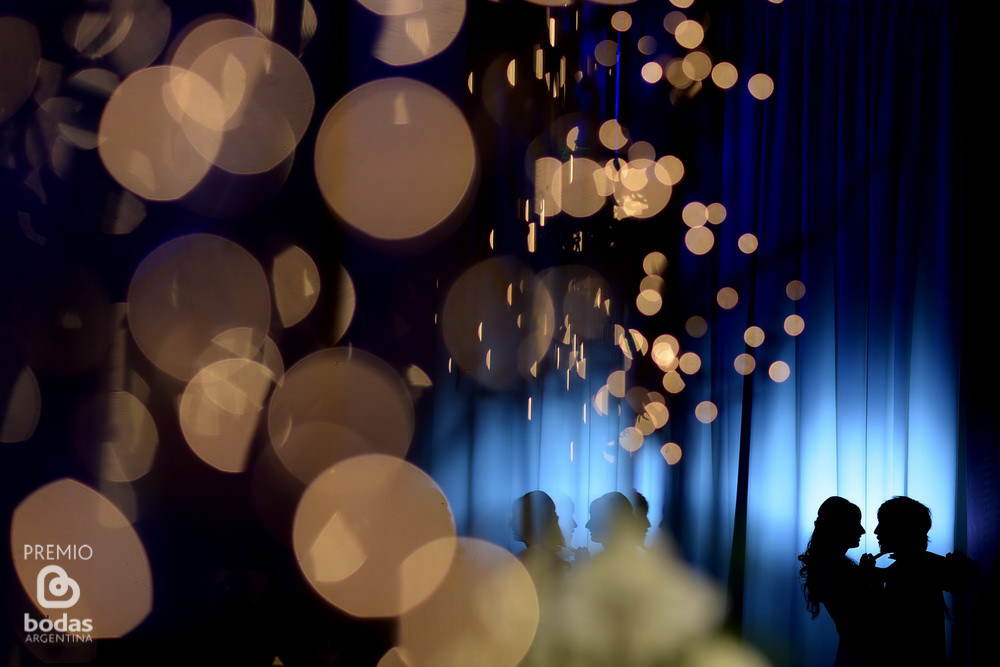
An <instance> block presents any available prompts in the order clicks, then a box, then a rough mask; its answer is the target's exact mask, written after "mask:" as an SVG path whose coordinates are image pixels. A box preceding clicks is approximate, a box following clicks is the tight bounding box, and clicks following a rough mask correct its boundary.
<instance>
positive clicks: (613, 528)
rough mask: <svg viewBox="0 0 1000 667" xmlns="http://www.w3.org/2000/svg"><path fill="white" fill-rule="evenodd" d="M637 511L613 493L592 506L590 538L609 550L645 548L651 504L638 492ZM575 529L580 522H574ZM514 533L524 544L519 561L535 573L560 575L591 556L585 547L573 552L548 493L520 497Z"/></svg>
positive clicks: (513, 516)
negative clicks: (569, 547)
mask: <svg viewBox="0 0 1000 667" xmlns="http://www.w3.org/2000/svg"><path fill="white" fill-rule="evenodd" d="M634 496H635V508H634V509H633V507H632V503H631V502H629V499H628V498H626V497H625V496H624V495H623V494H621V493H619V492H617V491H612V492H610V493H606V494H604V495H603V496H601V497H600V498H597V499H596V500H594V502H592V503H591V504H590V520H589V521H587V530H589V531H590V539H591V540H592V541H594V542H596V543H598V544H601V545H602V546H603V547H604V548H605V550H607V549H609V548H616V547H618V546H641V545H642V543H643V541H644V540H645V538H646V532H647V531H648V530H649V526H650V524H649V516H648V513H649V503H648V502H647V501H646V498H645V497H644V496H643V495H642V494H641V493H639V492H637V491H636V492H634ZM571 525H572V528H571V529H570V530H572V529H573V528H575V527H576V522H575V521H574V522H572V524H571ZM510 526H511V530H512V531H513V533H514V539H516V540H517V541H519V542H523V543H524V545H525V549H524V551H522V552H521V554H520V556H519V558H520V559H521V561H522V562H524V563H525V565H527V567H528V571H529V572H531V573H532V574H539V575H542V576H543V577H544V576H552V575H559V574H562V573H564V572H565V571H566V569H567V568H568V567H569V561H570V560H573V561H582V560H585V559H586V558H588V557H589V555H590V554H589V552H588V551H587V549H586V548H585V547H581V548H578V549H573V550H570V549H568V548H567V547H566V542H565V540H564V538H563V534H562V531H560V530H559V515H558V514H557V513H556V505H555V503H554V502H553V501H552V498H551V497H549V495H548V494H547V493H545V492H544V491H529V492H528V493H526V494H524V495H523V496H520V497H519V498H517V499H516V500H515V501H514V503H513V505H512V507H511V521H510Z"/></svg>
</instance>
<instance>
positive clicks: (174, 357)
mask: <svg viewBox="0 0 1000 667" xmlns="http://www.w3.org/2000/svg"><path fill="white" fill-rule="evenodd" d="M128 313H129V315H128V321H129V329H131V331H132V336H133V338H135V341H136V344H137V345H138V346H139V349H140V350H142V352H143V354H145V355H146V357H148V358H149V360H150V361H152V362H153V363H154V364H156V365H157V366H158V367H159V368H160V369H161V370H163V371H165V372H167V373H169V374H170V375H172V376H174V377H175V378H178V379H180V380H190V379H191V378H192V377H194V375H195V373H197V372H198V371H199V370H200V369H201V368H202V367H203V366H204V365H206V364H207V363H210V362H212V361H217V360H219V359H223V358H228V357H233V356H251V354H250V353H252V352H255V351H257V350H259V349H260V347H261V345H263V342H264V338H265V335H266V333H267V330H268V327H269V326H270V321H271V299H270V289H269V287H268V284H267V278H266V277H265V275H264V269H263V268H262V267H261V265H260V263H259V262H258V261H257V260H256V259H255V258H254V257H253V256H251V255H250V253H248V252H247V251H246V250H244V249H243V248H242V247H240V246H239V245H237V244H235V243H233V242H232V241H230V240H228V239H224V238H222V237H221V236H215V235H212V234H190V235H188V236H181V237H179V238H176V239H173V240H171V241H167V242H166V243H164V244H163V245H161V246H160V247H159V248H157V249H156V250H154V251H153V252H151V253H150V254H149V255H147V256H146V258H145V259H143V260H142V262H141V263H140V264H139V267H138V268H137V269H136V271H135V274H134V275H133V276H132V282H131V284H130V285H129V289H128ZM240 338H242V341H241V344H239V345H236V344H235V341H236V340H237V339H240ZM234 348H237V349H235V350H234ZM238 348H243V349H238Z"/></svg>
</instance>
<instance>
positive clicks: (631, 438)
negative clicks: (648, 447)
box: [618, 426, 644, 452]
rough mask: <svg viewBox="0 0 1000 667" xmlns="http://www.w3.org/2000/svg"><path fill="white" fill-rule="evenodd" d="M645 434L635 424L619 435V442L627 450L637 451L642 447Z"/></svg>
mask: <svg viewBox="0 0 1000 667" xmlns="http://www.w3.org/2000/svg"><path fill="white" fill-rule="evenodd" d="M643 439H644V436H643V434H642V432H641V431H640V430H639V429H638V428H636V427H635V426H629V427H628V428H626V429H624V430H623V431H622V432H621V434H620V435H619V436H618V444H619V445H621V448H622V449H624V450H625V451H626V452H637V451H639V449H640V448H641V447H642V443H643Z"/></svg>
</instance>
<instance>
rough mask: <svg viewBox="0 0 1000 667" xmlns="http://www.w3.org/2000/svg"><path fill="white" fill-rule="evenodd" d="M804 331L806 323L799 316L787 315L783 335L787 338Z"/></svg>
mask: <svg viewBox="0 0 1000 667" xmlns="http://www.w3.org/2000/svg"><path fill="white" fill-rule="evenodd" d="M805 329H806V321H805V320H804V319H802V316H801V315H794V314H793V315H789V316H788V317H786V318H785V333H786V334H788V335H789V336H798V335H799V334H801V333H802V332H803V331H805Z"/></svg>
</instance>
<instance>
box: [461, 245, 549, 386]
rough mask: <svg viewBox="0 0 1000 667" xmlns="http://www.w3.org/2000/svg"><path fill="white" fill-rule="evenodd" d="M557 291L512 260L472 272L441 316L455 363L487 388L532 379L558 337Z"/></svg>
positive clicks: (489, 263) (494, 260)
mask: <svg viewBox="0 0 1000 667" xmlns="http://www.w3.org/2000/svg"><path fill="white" fill-rule="evenodd" d="M550 275H554V274H550ZM557 289H558V287H557V286H556V285H555V284H552V285H549V286H547V284H546V283H545V282H544V281H542V280H539V279H536V278H535V276H534V274H532V273H531V271H530V270H528V268H527V267H525V266H524V265H523V264H521V263H520V262H518V261H517V260H515V259H513V258H509V257H495V258H492V259H488V260H485V261H483V262H480V263H479V264H476V265H474V266H472V267H470V268H469V269H467V270H466V271H465V272H464V273H463V274H462V275H460V276H459V277H458V279H457V280H455V282H454V283H453V284H452V286H451V288H450V289H449V290H448V294H447V296H446V297H445V301H444V307H443V308H442V312H441V330H442V334H443V336H444V342H445V345H446V346H447V347H448V350H449V352H450V353H451V355H452V357H453V358H454V360H455V362H456V363H457V364H458V365H459V367H460V368H461V369H462V370H463V371H464V372H465V373H466V374H467V375H469V376H470V377H472V378H474V379H475V380H476V381H478V382H479V383H481V384H483V385H485V386H488V387H493V388H503V387H507V386H509V385H510V384H511V383H513V382H514V381H515V380H516V379H517V378H518V377H519V376H520V377H528V376H529V375H530V374H531V368H532V366H533V365H534V364H536V363H537V362H539V361H541V360H542V359H543V358H544V357H545V355H546V354H547V353H548V349H549V345H550V343H551V342H552V337H553V335H554V334H555V328H556V311H555V306H554V305H553V295H556V294H558V292H557V291H556V290H557ZM508 295H509V297H510V300H509V301H508ZM522 313H523V317H521V316H519V315H520V314H522ZM560 319H561V318H560ZM480 332H482V334H481V335H480ZM487 354H489V358H490V364H489V366H488V367H487V366H486V363H485V361H486V358H487Z"/></svg>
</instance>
